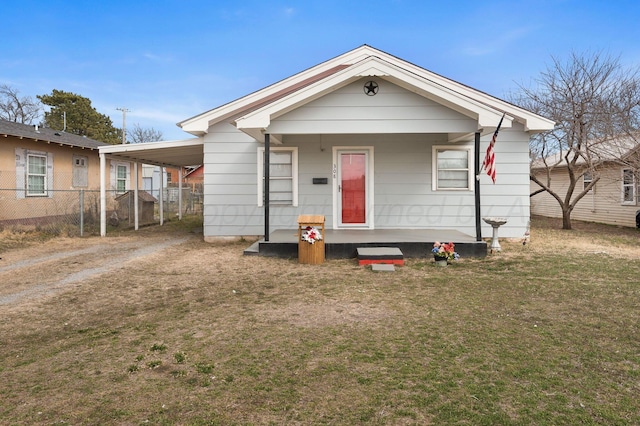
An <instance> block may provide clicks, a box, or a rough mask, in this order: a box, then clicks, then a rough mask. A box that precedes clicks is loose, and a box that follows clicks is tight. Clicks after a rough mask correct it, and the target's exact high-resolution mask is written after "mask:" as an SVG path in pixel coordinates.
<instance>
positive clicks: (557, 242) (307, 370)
mask: <svg viewBox="0 0 640 426" xmlns="http://www.w3.org/2000/svg"><path fill="white" fill-rule="evenodd" d="M549 222H551V221H546V220H540V219H536V220H534V221H533V224H532V238H531V242H530V244H527V245H525V246H523V245H522V244H521V243H519V242H501V244H502V247H503V251H502V253H500V254H497V255H494V256H490V257H488V258H486V259H482V260H478V259H463V260H462V261H460V262H459V263H456V264H454V265H451V266H450V267H448V268H435V267H434V266H433V263H432V260H431V259H429V258H427V257H425V258H424V259H412V260H409V261H408V262H407V266H405V267H404V268H401V269H399V271H398V272H396V273H392V274H390V273H373V272H372V271H370V270H369V269H365V268H362V267H358V266H356V265H355V263H354V262H353V261H348V260H340V261H328V262H326V263H324V264H323V265H319V266H311V265H299V264H298V263H297V262H296V261H295V260H287V259H271V258H255V257H243V256H242V250H243V249H244V248H245V247H246V246H247V245H248V244H246V243H245V244H239V243H238V244H216V245H212V244H206V243H203V242H201V241H200V240H201V238H200V237H198V236H192V237H189V233H188V232H181V231H179V230H177V231H175V230H174V234H173V235H171V238H175V237H176V235H180V237H186V238H189V241H188V243H186V244H182V245H179V246H172V247H168V248H166V249H164V250H163V251H160V252H156V253H153V254H148V255H145V256H141V257H138V258H131V259H128V260H126V261H123V263H122V264H120V265H118V267H117V268H114V269H112V270H110V271H109V272H108V273H103V274H101V275H97V276H89V277H88V278H87V279H84V280H82V281H79V282H76V283H74V284H72V285H69V286H65V287H61V288H59V289H58V290H57V291H55V292H52V293H47V294H39V295H38V297H31V298H28V299H25V300H22V301H20V302H19V303H12V304H5V305H0V309H1V310H2V312H3V319H4V321H3V322H2V323H1V324H0V380H1V381H2V387H0V401H1V402H0V418H1V419H3V422H6V423H9V424H54V423H61V422H66V423H70V424H145V423H150V424H221V425H222V424H224V425H228V424H452V423H454V424H474V425H475V424H638V423H640V414H639V413H640V404H639V403H638V402H636V396H637V394H638V392H640V341H639V338H638V332H639V330H638V326H639V320H638V316H637V312H638V308H639V306H638V305H639V300H640V297H639V296H640V289H639V288H638V281H639V279H638V277H639V276H640V261H639V260H638V259H639V258H640V242H639V241H638V238H639V236H640V234H639V233H638V232H637V231H636V230H632V229H620V228H614V227H607V226H601V225H588V224H580V223H578V224H576V229H575V230H574V231H571V232H567V231H561V230H559V229H556V228H557V224H556V223H549ZM157 232H158V231H157V229H156V228H153V229H147V230H144V231H143V232H142V233H140V234H137V235H131V234H127V233H122V234H119V235H117V236H115V237H111V238H108V239H107V241H104V240H102V241H101V240H97V239H86V240H67V239H65V240H62V239H61V240H52V241H49V242H47V243H46V244H44V245H35V246H31V247H29V248H26V249H24V248H23V249H15V250H10V251H7V252H5V253H4V254H3V255H2V256H3V257H4V258H5V260H3V262H5V261H7V260H8V259H9V261H10V262H15V261H19V260H20V259H23V260H24V259H28V258H33V256H46V255H47V254H46V253H50V252H51V251H52V250H53V251H54V252H56V253H59V252H61V251H63V250H65V247H66V250H71V251H73V250H78V247H73V242H74V241H76V242H78V243H79V244H84V245H86V246H82V247H81V249H87V250H89V249H90V246H91V244H92V243H95V242H96V241H97V242H99V243H101V244H103V243H106V244H107V245H106V246H105V247H104V248H105V250H106V253H111V254H110V255H111V256H115V254H114V252H109V250H113V249H115V248H116V247H118V246H126V247H130V249H131V250H133V249H134V247H136V246H139V245H142V244H145V245H146V244H151V243H157V242H158V241H163V240H165V239H166V238H167V237H168V236H167V234H165V233H160V234H158V233H157ZM603 252H606V254H605V253H603ZM90 259H91V256H90V255H88V254H86V253H85V254H80V255H78V256H75V257H73V256H72V257H66V258H64V263H63V261H62V260H59V261H56V260H50V261H47V262H44V263H34V264H32V265H30V266H29V267H28V268H25V269H19V270H18V269H16V270H12V271H11V272H10V273H9V272H4V273H3V272H0V281H1V282H2V283H3V284H2V285H0V289H2V291H4V292H5V293H6V292H8V291H10V290H8V289H7V287H6V285H5V284H4V283H5V282H9V280H12V281H11V282H13V283H14V285H16V286H25V285H28V283H32V284H35V283H36V282H37V280H44V281H47V280H55V279H56V278H55V277H60V276H61V275H60V274H62V273H63V270H64V268H70V269H71V270H80V269H82V268H86V267H88V265H89V264H91V263H92V261H91V260H90ZM3 265H5V264H4V263H1V264H0V267H2V266H3ZM83 265H84V266H83ZM3 286H4V287H3ZM19 288H22V287H19Z"/></svg>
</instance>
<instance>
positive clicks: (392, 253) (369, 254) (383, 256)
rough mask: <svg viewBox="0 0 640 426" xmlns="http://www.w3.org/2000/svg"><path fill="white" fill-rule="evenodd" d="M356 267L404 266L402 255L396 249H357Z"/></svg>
mask: <svg viewBox="0 0 640 426" xmlns="http://www.w3.org/2000/svg"><path fill="white" fill-rule="evenodd" d="M356 254H357V257H358V265H374V264H387V265H399V266H402V265H404V255H403V254H402V252H401V251H400V249H399V248H397V247H359V248H358V249H357V250H356Z"/></svg>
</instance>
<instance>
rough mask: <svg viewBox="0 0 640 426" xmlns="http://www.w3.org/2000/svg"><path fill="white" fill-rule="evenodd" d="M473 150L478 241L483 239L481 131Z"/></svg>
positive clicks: (478, 133) (477, 133)
mask: <svg viewBox="0 0 640 426" xmlns="http://www.w3.org/2000/svg"><path fill="white" fill-rule="evenodd" d="M473 151H474V154H473V156H474V158H473V164H474V166H473V168H474V173H475V177H476V178H475V180H474V192H475V201H476V241H482V223H481V222H480V132H476V137H475V144H474V149H473Z"/></svg>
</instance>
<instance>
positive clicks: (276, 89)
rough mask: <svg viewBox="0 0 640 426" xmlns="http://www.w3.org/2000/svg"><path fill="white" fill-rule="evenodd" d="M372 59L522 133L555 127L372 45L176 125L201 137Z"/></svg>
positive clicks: (552, 123) (544, 119) (545, 120)
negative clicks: (481, 108)
mask: <svg viewBox="0 0 640 426" xmlns="http://www.w3.org/2000/svg"><path fill="white" fill-rule="evenodd" d="M371 57H377V58H379V59H380V60H382V61H384V62H388V63H390V64H391V65H393V66H395V67H398V68H400V69H402V70H403V71H404V75H405V76H406V75H415V76H417V77H418V78H419V79H422V80H427V82H428V83H427V84H429V85H430V86H432V87H437V86H440V87H442V88H444V89H445V90H446V91H449V92H450V93H452V92H455V93H458V94H459V95H461V96H462V97H463V98H464V97H466V98H469V100H471V101H473V102H474V103H476V104H477V103H481V104H485V105H486V106H487V107H488V108H489V109H495V110H497V111H498V113H499V114H500V113H501V112H502V111H506V112H507V115H509V116H512V117H514V118H515V119H516V120H517V121H518V122H520V123H522V124H524V126H525V131H533V132H539V131H544V130H551V129H553V126H554V124H555V123H554V122H553V121H551V120H548V119H546V118H544V117H541V116H539V115H537V114H534V113H532V112H530V111H527V110H524V109H522V108H519V107H516V106H515V105H513V104H509V103H507V102H505V101H502V100H500V99H498V98H495V97H493V96H491V95H488V94H486V93H483V92H480V91H478V90H475V89H472V88H470V87H468V86H465V85H463V84H461V83H458V82H456V81H453V80H450V79H448V78H446V77H443V76H440V75H438V74H435V73H432V72H430V71H428V70H426V69H424V68H422V67H419V66H417V65H414V64H412V63H410V62H407V61H404V60H402V59H400V58H397V57H395V56H393V55H390V54H388V53H386V52H383V51H381V50H378V49H375V48H373V47H371V46H366V45H364V46H361V47H358V48H356V49H353V50H351V51H349V52H346V53H344V54H342V55H339V56H337V57H334V58H332V59H330V60H328V61H325V62H323V63H320V64H318V65H316V66H314V67H311V68H309V69H307V70H305V71H302V72H300V73H297V74H294V75H293V76H291V77H288V78H286V79H284V80H281V81H279V82H277V83H275V84H272V85H270V86H267V87H265V88H263V89H261V90H258V91H256V92H253V93H251V94H249V95H247V96H244V97H242V98H239V99H236V100H235V101H232V102H229V103H227V104H225V105H222V106H220V107H218V108H214V109H212V110H209V111H206V112H204V113H202V114H199V115H196V116H194V117H191V118H188V119H186V120H184V121H182V122H180V123H178V126H180V127H181V128H182V130H184V131H186V132H189V133H191V134H194V135H203V134H205V133H207V132H208V129H209V127H210V126H211V125H213V124H215V123H218V122H220V121H223V120H225V119H229V118H231V117H233V116H239V115H242V113H243V112H246V111H248V110H249V109H250V107H251V106H252V105H255V103H256V102H259V101H262V100H265V99H268V98H269V97H270V96H274V95H277V94H278V93H281V92H282V91H284V90H286V89H288V88H291V87H294V86H295V85H296V84H299V83H301V82H303V81H304V80H306V79H309V78H312V77H313V76H316V75H319V74H321V73H323V72H327V71H330V70H332V69H334V68H335V67H337V66H340V65H348V66H351V65H354V64H358V63H360V62H362V61H364V60H365V59H367V58H371ZM347 69H348V68H347ZM381 71H382V72H381ZM384 72H386V70H375V73H376V75H382V74H384ZM360 74H363V73H360ZM321 80H322V79H321ZM405 81H406V79H405ZM489 127H491V126H489Z"/></svg>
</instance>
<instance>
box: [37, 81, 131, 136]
mask: <svg viewBox="0 0 640 426" xmlns="http://www.w3.org/2000/svg"><path fill="white" fill-rule="evenodd" d="M37 98H38V99H40V101H41V102H42V103H43V104H45V105H49V106H50V107H51V110H50V111H48V112H45V113H44V122H45V124H46V125H47V127H50V128H52V129H57V130H64V131H65V132H67V133H73V134H76V135H79V136H86V137H88V138H91V139H95V140H97V141H100V142H105V143H108V144H112V145H116V144H119V143H120V142H121V134H122V131H121V130H120V129H118V128H116V127H114V126H113V122H112V121H111V118H109V116H107V115H105V114H101V113H99V112H98V111H97V110H96V109H95V108H94V107H92V106H91V100H89V99H88V98H85V97H83V96H80V95H76V94H75V93H71V92H65V91H62V90H56V89H54V90H53V91H52V92H51V94H49V95H38V96H37ZM65 113H66V127H65V123H64V121H65V117H64V116H65Z"/></svg>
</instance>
